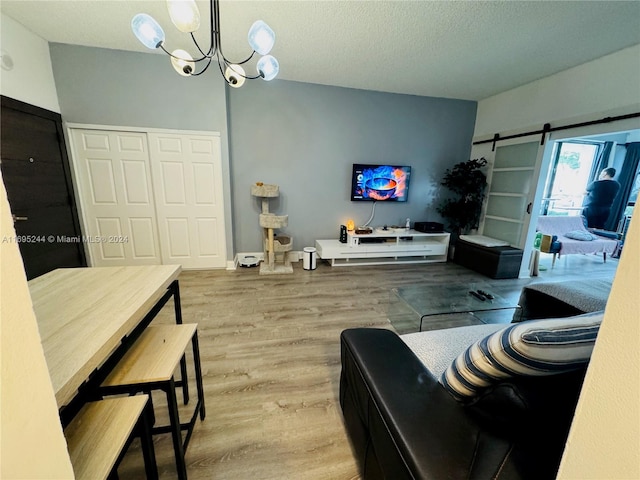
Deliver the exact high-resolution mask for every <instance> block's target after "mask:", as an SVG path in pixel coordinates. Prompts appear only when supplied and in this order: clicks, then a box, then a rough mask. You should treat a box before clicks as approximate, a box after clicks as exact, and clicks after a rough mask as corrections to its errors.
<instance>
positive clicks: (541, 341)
mask: <svg viewBox="0 0 640 480" xmlns="http://www.w3.org/2000/svg"><path fill="white" fill-rule="evenodd" d="M603 315H604V312H593V313H588V314H584V315H578V316H575V317H568V318H557V319H547V320H529V321H527V322H522V323H516V324H511V325H509V326H508V327H506V328H504V329H502V330H498V331H497V332H495V333H492V334H491V335H488V336H486V337H485V338H483V339H482V340H479V341H477V342H476V343H474V344H473V345H471V346H470V347H468V348H467V349H466V350H465V351H464V352H463V353H461V354H460V355H459V356H458V357H457V358H456V359H455V360H454V361H453V363H452V364H451V365H450V366H449V368H447V370H445V372H444V373H443V374H442V376H441V377H440V383H441V384H442V385H443V386H444V387H445V389H447V390H448V391H449V392H450V393H451V394H452V395H453V396H454V397H455V398H456V399H457V400H461V401H464V400H468V399H470V398H472V397H474V396H476V395H477V394H478V393H479V392H480V391H482V390H483V389H484V388H487V387H490V386H491V385H493V384H495V383H497V382H499V381H501V380H503V379H506V378H510V377H514V376H517V375H524V376H527V375H528V376H543V375H554V374H557V373H563V372H568V371H571V370H575V369H578V368H581V367H584V365H585V364H586V363H588V362H589V359H590V357H591V352H592V350H593V346H594V344H595V341H596V337H597V336H598V330H599V328H600V323H601V322H602V317H603Z"/></svg>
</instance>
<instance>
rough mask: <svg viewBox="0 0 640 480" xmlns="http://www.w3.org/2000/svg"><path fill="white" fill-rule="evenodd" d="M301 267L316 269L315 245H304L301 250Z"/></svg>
mask: <svg viewBox="0 0 640 480" xmlns="http://www.w3.org/2000/svg"><path fill="white" fill-rule="evenodd" d="M302 268H304V269H305V270H315V269H316V249H315V247H304V249H303V250H302Z"/></svg>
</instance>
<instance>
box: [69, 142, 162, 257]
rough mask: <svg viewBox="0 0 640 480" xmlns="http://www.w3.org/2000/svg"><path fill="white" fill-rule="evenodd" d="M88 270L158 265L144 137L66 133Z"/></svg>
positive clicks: (158, 254) (152, 201)
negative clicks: (76, 185) (78, 197)
mask: <svg viewBox="0 0 640 480" xmlns="http://www.w3.org/2000/svg"><path fill="white" fill-rule="evenodd" d="M71 138H72V142H73V143H72V149H73V157H74V165H75V168H76V177H77V180H78V189H79V194H80V197H81V209H82V217H83V218H84V225H85V229H86V231H85V235H86V236H85V238H84V239H83V240H84V241H85V243H86V244H87V246H88V249H89V252H90V256H91V263H92V265H93V266H96V267H99V266H119V265H159V264H161V263H162V261H161V255H160V244H159V240H158V227H157V221H156V211H155V208H154V198H153V188H152V183H151V171H150V161H149V149H148V143H147V135H146V134H145V133H141V132H118V131H106V130H84V129H71Z"/></svg>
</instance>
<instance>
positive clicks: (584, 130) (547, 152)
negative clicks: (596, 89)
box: [471, 117, 640, 278]
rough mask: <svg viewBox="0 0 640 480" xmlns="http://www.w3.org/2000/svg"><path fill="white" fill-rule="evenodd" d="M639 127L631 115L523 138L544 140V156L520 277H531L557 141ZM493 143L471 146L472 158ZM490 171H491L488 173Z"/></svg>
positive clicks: (639, 122)
mask: <svg viewBox="0 0 640 480" xmlns="http://www.w3.org/2000/svg"><path fill="white" fill-rule="evenodd" d="M638 129H640V117H632V118H625V119H619V120H614V121H611V122H607V123H597V124H593V125H586V126H579V127H575V128H567V129H562V130H556V131H554V132H549V133H544V134H543V135H544V136H541V134H540V133H536V134H532V135H531V137H529V136H527V137H520V138H518V139H517V140H520V139H521V138H532V139H533V138H537V140H538V141H539V142H541V143H542V142H543V141H544V145H543V148H544V150H543V152H542V158H541V161H540V162H539V168H537V169H536V171H537V177H536V176H535V175H534V180H535V184H534V185H533V186H532V189H531V190H532V191H533V192H535V193H534V195H533V198H532V200H531V202H532V213H531V215H530V217H529V226H528V230H527V234H526V240H525V242H524V246H523V247H522V249H523V255H522V263H521V264H520V274H519V278H528V277H529V276H530V268H529V265H530V261H531V253H532V252H533V242H534V240H535V234H536V230H535V225H536V222H537V221H538V217H539V216H540V214H539V212H540V206H541V205H542V198H543V196H544V186H545V180H546V176H547V173H548V171H549V168H550V166H551V162H552V160H553V155H554V149H555V144H556V142H557V141H560V140H569V139H571V138H576V137H590V136H599V135H606V134H611V133H617V132H626V131H630V130H638ZM496 141H497V142H500V143H503V142H509V141H510V140H501V139H497V140H496ZM492 145H493V143H492V142H488V143H481V144H477V145H473V144H472V146H471V158H480V157H482V156H486V155H487V154H489V153H491V149H492ZM489 173H491V172H489ZM490 181H491V176H490V175H488V176H487V183H490ZM485 209H486V198H485V205H483V210H482V215H481V219H482V221H483V222H484V213H485Z"/></svg>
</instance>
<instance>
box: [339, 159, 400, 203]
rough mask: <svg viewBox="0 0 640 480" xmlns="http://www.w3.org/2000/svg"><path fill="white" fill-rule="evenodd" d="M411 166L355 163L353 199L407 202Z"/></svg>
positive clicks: (352, 187) (352, 179) (357, 200)
mask: <svg viewBox="0 0 640 480" xmlns="http://www.w3.org/2000/svg"><path fill="white" fill-rule="evenodd" d="M410 177H411V167H409V166H397V165H364V164H360V163H356V164H354V165H353V173H352V175H351V201H353V202H360V201H364V202H406V201H407V199H408V198H409V178H410Z"/></svg>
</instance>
